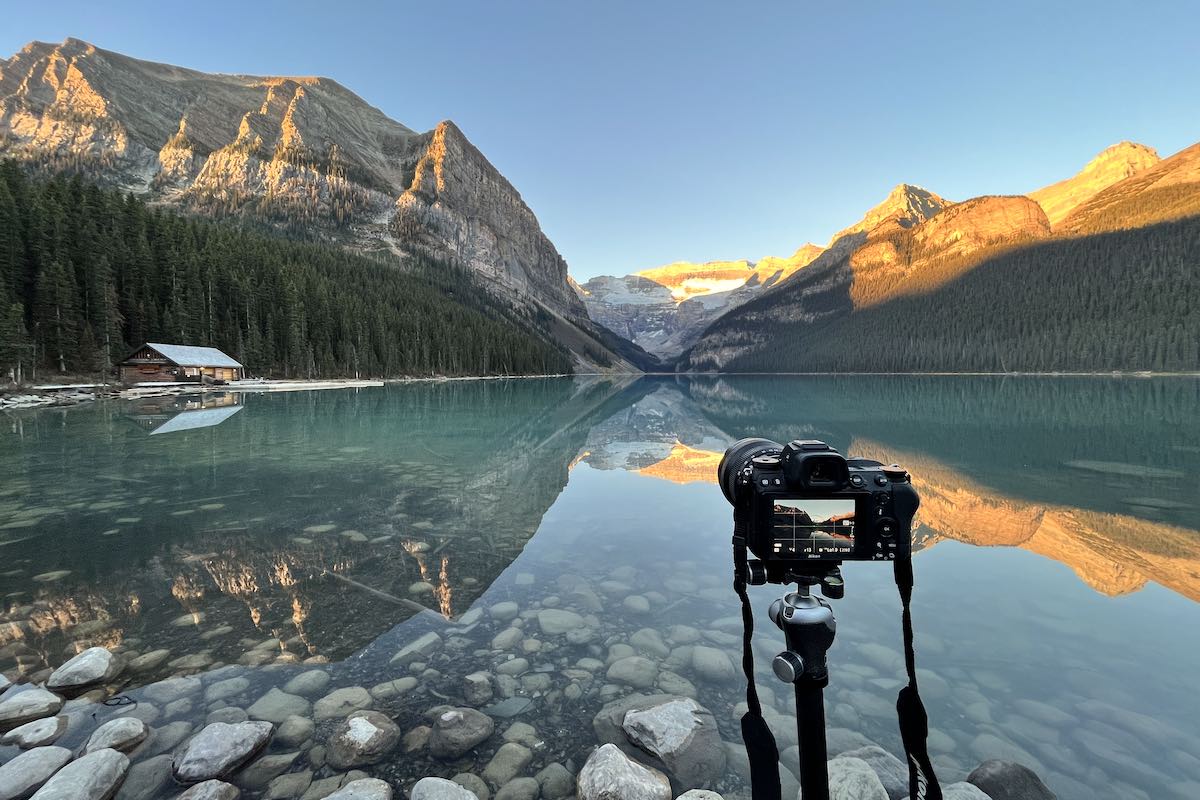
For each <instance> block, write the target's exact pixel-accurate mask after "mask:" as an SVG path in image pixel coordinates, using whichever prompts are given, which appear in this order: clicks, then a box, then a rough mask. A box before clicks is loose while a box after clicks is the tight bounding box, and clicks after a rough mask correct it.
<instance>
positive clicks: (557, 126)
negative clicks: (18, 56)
mask: <svg viewBox="0 0 1200 800" xmlns="http://www.w3.org/2000/svg"><path fill="white" fill-rule="evenodd" d="M1197 31H1200V4H1197V3H1191V2H1174V3H1158V2H1139V3H1129V2H1121V3H1112V2H1100V1H1099V0H1083V1H1082V2H1077V1H1076V0H1070V1H1068V0H1054V1H1052V2H1047V1H1046V0H1038V1H1037V2H1011V1H1009V2H1005V1H1004V0H1001V2H984V0H966V2H963V0H955V1H954V2H923V1H922V0H915V1H911V0H910V2H903V3H898V2H895V1H894V0H888V1H887V2H878V3H852V2H833V3H830V2H815V1H814V2H807V1H802V0H794V2H788V3H779V4H773V3H737V2H729V1H728V0H726V1H725V2H716V3H706V2H692V1H689V2H653V1H651V0H640V2H622V1H619V0H603V2H574V1H573V0H572V1H570V2H564V1H563V0H546V1H545V2H532V1H530V2H523V1H522V0H487V2H479V3H460V2H454V0H436V2H430V1H429V0H423V2H419V3H409V2H386V3H365V2H364V3H359V2H353V0H344V1H343V2H339V3H321V4H316V3H312V4H308V3H301V2H290V3H269V2H251V3H246V2H241V1H239V2H228V1H227V0H200V2H194V3H186V4H179V3H173V2H161V0H159V2H153V3H132V2H128V3H121V2H112V3H97V2H94V1H93V2H54V3H49V2H41V3H30V2H23V3H8V4H5V8H4V12H3V24H0V53H4V54H5V55H8V54H11V53H13V52H15V51H16V50H17V49H19V48H20V47H21V46H22V45H24V44H25V43H26V42H28V41H29V40H32V39H40V40H43V41H61V40H62V39H64V38H66V37H67V36H75V37H78V38H81V39H86V40H87V41H90V42H92V43H93V44H95V45H97V46H99V47H103V48H107V49H110V50H118V51H120V52H123V53H126V54H128V55H132V56H135V57H139V58H146V59H151V60H154V61H165V62H170V63H175V64H180V65H183V66H188V67H192V68H195V69H201V70H207V71H219V72H244V73H258V74H277V75H278V74H297V75H325V76H329V77H332V78H334V79H336V80H338V81H340V82H341V83H343V84H344V85H346V86H347V87H349V88H350V89H352V90H354V91H355V92H357V93H358V94H360V95H361V96H362V97H364V98H365V99H366V100H367V101H369V102H370V103H372V104H374V105H376V106H378V107H380V108H382V109H383V111H385V112H386V113H387V114H388V115H389V116H392V117H394V118H395V119H397V120H399V121H400V122H402V123H404V124H405V125H408V126H409V127H411V128H415V129H418V130H427V129H429V128H431V127H433V126H434V125H435V124H437V122H438V121H439V120H441V119H446V118H449V119H453V120H454V121H455V122H456V123H458V125H459V126H460V127H461V128H462V129H463V131H464V132H465V133H466V134H467V136H468V137H469V138H470V139H471V140H472V141H473V142H474V143H475V144H476V145H477V146H478V147H479V148H480V149H481V150H482V151H483V152H484V153H485V154H486V155H487V156H488V158H489V159H490V160H491V161H492V162H493V163H494V164H495V165H496V166H497V167H498V168H499V169H500V170H501V171H502V172H503V173H504V174H505V175H506V176H507V177H508V178H509V180H511V181H512V182H513V184H514V185H515V186H516V187H517V189H518V190H520V192H521V193H522V195H523V196H524V198H525V200H526V202H528V203H529V205H530V206H531V207H532V208H533V210H534V211H535V212H536V213H537V215H538V218H539V219H540V220H541V223H542V227H543V228H544V229H545V231H546V232H547V234H548V235H549V236H550V238H551V239H552V240H553V241H554V243H555V244H556V245H557V246H558V248H559V250H560V251H561V252H562V254H563V255H564V256H565V257H566V259H567V261H568V263H569V264H570V265H571V272H572V274H574V275H575V276H576V277H578V278H581V279H586V278H588V277H591V276H593V275H598V274H605V273H607V274H624V273H627V272H633V271H636V270H639V269H644V268H648V267H652V266H656V265H659V264H663V263H667V262H670V261H676V260H692V261H704V260H711V259H727V258H752V259H755V258H760V257H762V256H764V255H787V254H790V253H791V252H792V251H793V250H794V249H795V248H796V247H798V246H799V245H800V244H802V243H804V242H805V241H807V240H812V241H815V242H817V243H819V244H824V243H825V242H826V241H827V240H828V238H829V237H830V235H832V234H833V233H834V232H835V231H837V230H839V229H840V228H843V227H845V226H846V225H848V224H850V223H852V222H854V221H856V220H857V219H858V218H859V217H860V216H861V214H862V212H863V211H864V210H865V209H866V208H868V207H870V206H871V205H874V204H875V203H877V202H878V201H879V200H881V199H882V198H883V197H884V196H885V195H886V194H887V192H888V191H889V189H890V188H891V187H892V186H894V185H895V184H897V183H900V182H909V183H916V184H919V185H922V186H925V187H926V188H928V189H931V190H933V191H935V192H937V193H938V194H941V195H943V196H945V197H947V198H950V199H955V200H960V199H964V198H967V197H970V196H974V195H978V194H994V193H1019V192H1024V191H1029V190H1032V189H1034V188H1037V187H1039V186H1042V185H1044V184H1046V183H1051V182H1053V181H1055V180H1058V179H1060V178H1064V177H1067V176H1068V175H1071V174H1073V173H1074V172H1076V171H1077V170H1078V169H1079V168H1080V167H1081V166H1082V165H1083V164H1084V163H1085V162H1086V161H1087V160H1088V159H1090V158H1091V157H1092V156H1093V155H1094V154H1095V153H1096V152H1098V151H1099V150H1101V149H1103V148H1104V147H1106V146H1108V145H1110V144H1113V143H1115V142H1117V141H1120V140H1122V139H1132V140H1134V141H1140V142H1143V143H1145V144H1148V145H1150V146H1152V147H1155V148H1157V149H1158V151H1159V153H1160V154H1161V155H1164V156H1165V155H1168V154H1170V153H1173V152H1175V151H1177V150H1179V149H1181V148H1183V147H1185V146H1187V145H1189V144H1192V143H1194V142H1196V141H1197V140H1200V103H1197V86H1200V52H1198V50H1197V38H1196V32H1197Z"/></svg>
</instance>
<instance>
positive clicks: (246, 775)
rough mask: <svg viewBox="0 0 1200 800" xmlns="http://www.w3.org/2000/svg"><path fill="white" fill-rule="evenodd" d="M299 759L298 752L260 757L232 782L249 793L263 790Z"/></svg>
mask: <svg viewBox="0 0 1200 800" xmlns="http://www.w3.org/2000/svg"><path fill="white" fill-rule="evenodd" d="M299 757H300V751H299V750H295V751H293V752H291V753H272V754H271V755H267V756H262V757H261V758H259V759H256V760H255V761H252V762H251V763H250V764H249V766H247V767H245V768H243V769H242V770H241V772H238V773H237V774H236V775H235V776H234V777H233V782H234V783H236V784H237V785H238V786H240V787H241V788H243V789H248V790H250V791H258V790H259V789H265V788H267V786H268V784H270V783H271V781H273V780H275V778H276V777H278V776H279V775H282V774H283V773H285V772H287V771H288V770H289V769H291V768H292V765H293V764H295V763H296V759H298V758H299Z"/></svg>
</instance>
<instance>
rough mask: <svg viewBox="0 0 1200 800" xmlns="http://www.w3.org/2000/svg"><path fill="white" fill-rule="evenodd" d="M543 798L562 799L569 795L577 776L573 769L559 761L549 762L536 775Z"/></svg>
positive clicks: (546, 799)
mask: <svg viewBox="0 0 1200 800" xmlns="http://www.w3.org/2000/svg"><path fill="white" fill-rule="evenodd" d="M533 777H534V779H536V780H537V782H538V786H539V787H540V789H541V793H542V798H543V800H562V798H564V797H569V796H570V795H571V792H572V790H573V789H574V786H575V776H574V775H572V774H571V770H569V769H567V768H566V767H564V766H563V765H562V764H559V763H558V762H557V761H555V762H552V763H550V764H547V765H546V766H545V767H543V768H542V769H541V770H540V771H539V772H538V773H537V774H536V775H534V776H533Z"/></svg>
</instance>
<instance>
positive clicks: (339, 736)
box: [325, 711, 400, 769]
mask: <svg viewBox="0 0 1200 800" xmlns="http://www.w3.org/2000/svg"><path fill="white" fill-rule="evenodd" d="M398 741H400V728H398V727H397V726H396V723H394V722H392V721H391V720H390V719H388V718H387V717H386V716H384V715H383V714H380V713H379V712H378V711H356V712H354V713H353V714H351V715H350V716H349V717H347V718H346V719H345V720H343V721H342V722H340V723H338V725H337V727H336V728H334V729H333V733H332V734H331V735H330V737H329V745H328V748H327V750H326V754H325V759H326V761H327V762H328V764H329V766H331V767H333V768H334V769H349V768H350V767H361V766H363V765H365V764H374V763H376V762H377V761H380V760H382V759H383V757H384V756H385V755H387V754H388V753H389V752H390V751H391V750H392V748H394V747H395V746H396V742H398Z"/></svg>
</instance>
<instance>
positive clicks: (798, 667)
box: [771, 650, 804, 683]
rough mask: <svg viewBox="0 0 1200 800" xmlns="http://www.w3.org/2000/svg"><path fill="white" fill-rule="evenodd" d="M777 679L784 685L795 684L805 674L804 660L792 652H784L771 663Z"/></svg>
mask: <svg viewBox="0 0 1200 800" xmlns="http://www.w3.org/2000/svg"><path fill="white" fill-rule="evenodd" d="M771 669H772V670H774V671H775V677H776V678H779V680H781V681H783V682H784V683H795V682H796V681H797V679H799V678H800V676H802V675H803V674H804V659H802V658H800V656H798V655H796V654H795V653H793V652H792V651H791V650H784V651H783V652H782V653H780V654H779V655H777V656H775V660H774V661H772V662H771Z"/></svg>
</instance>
